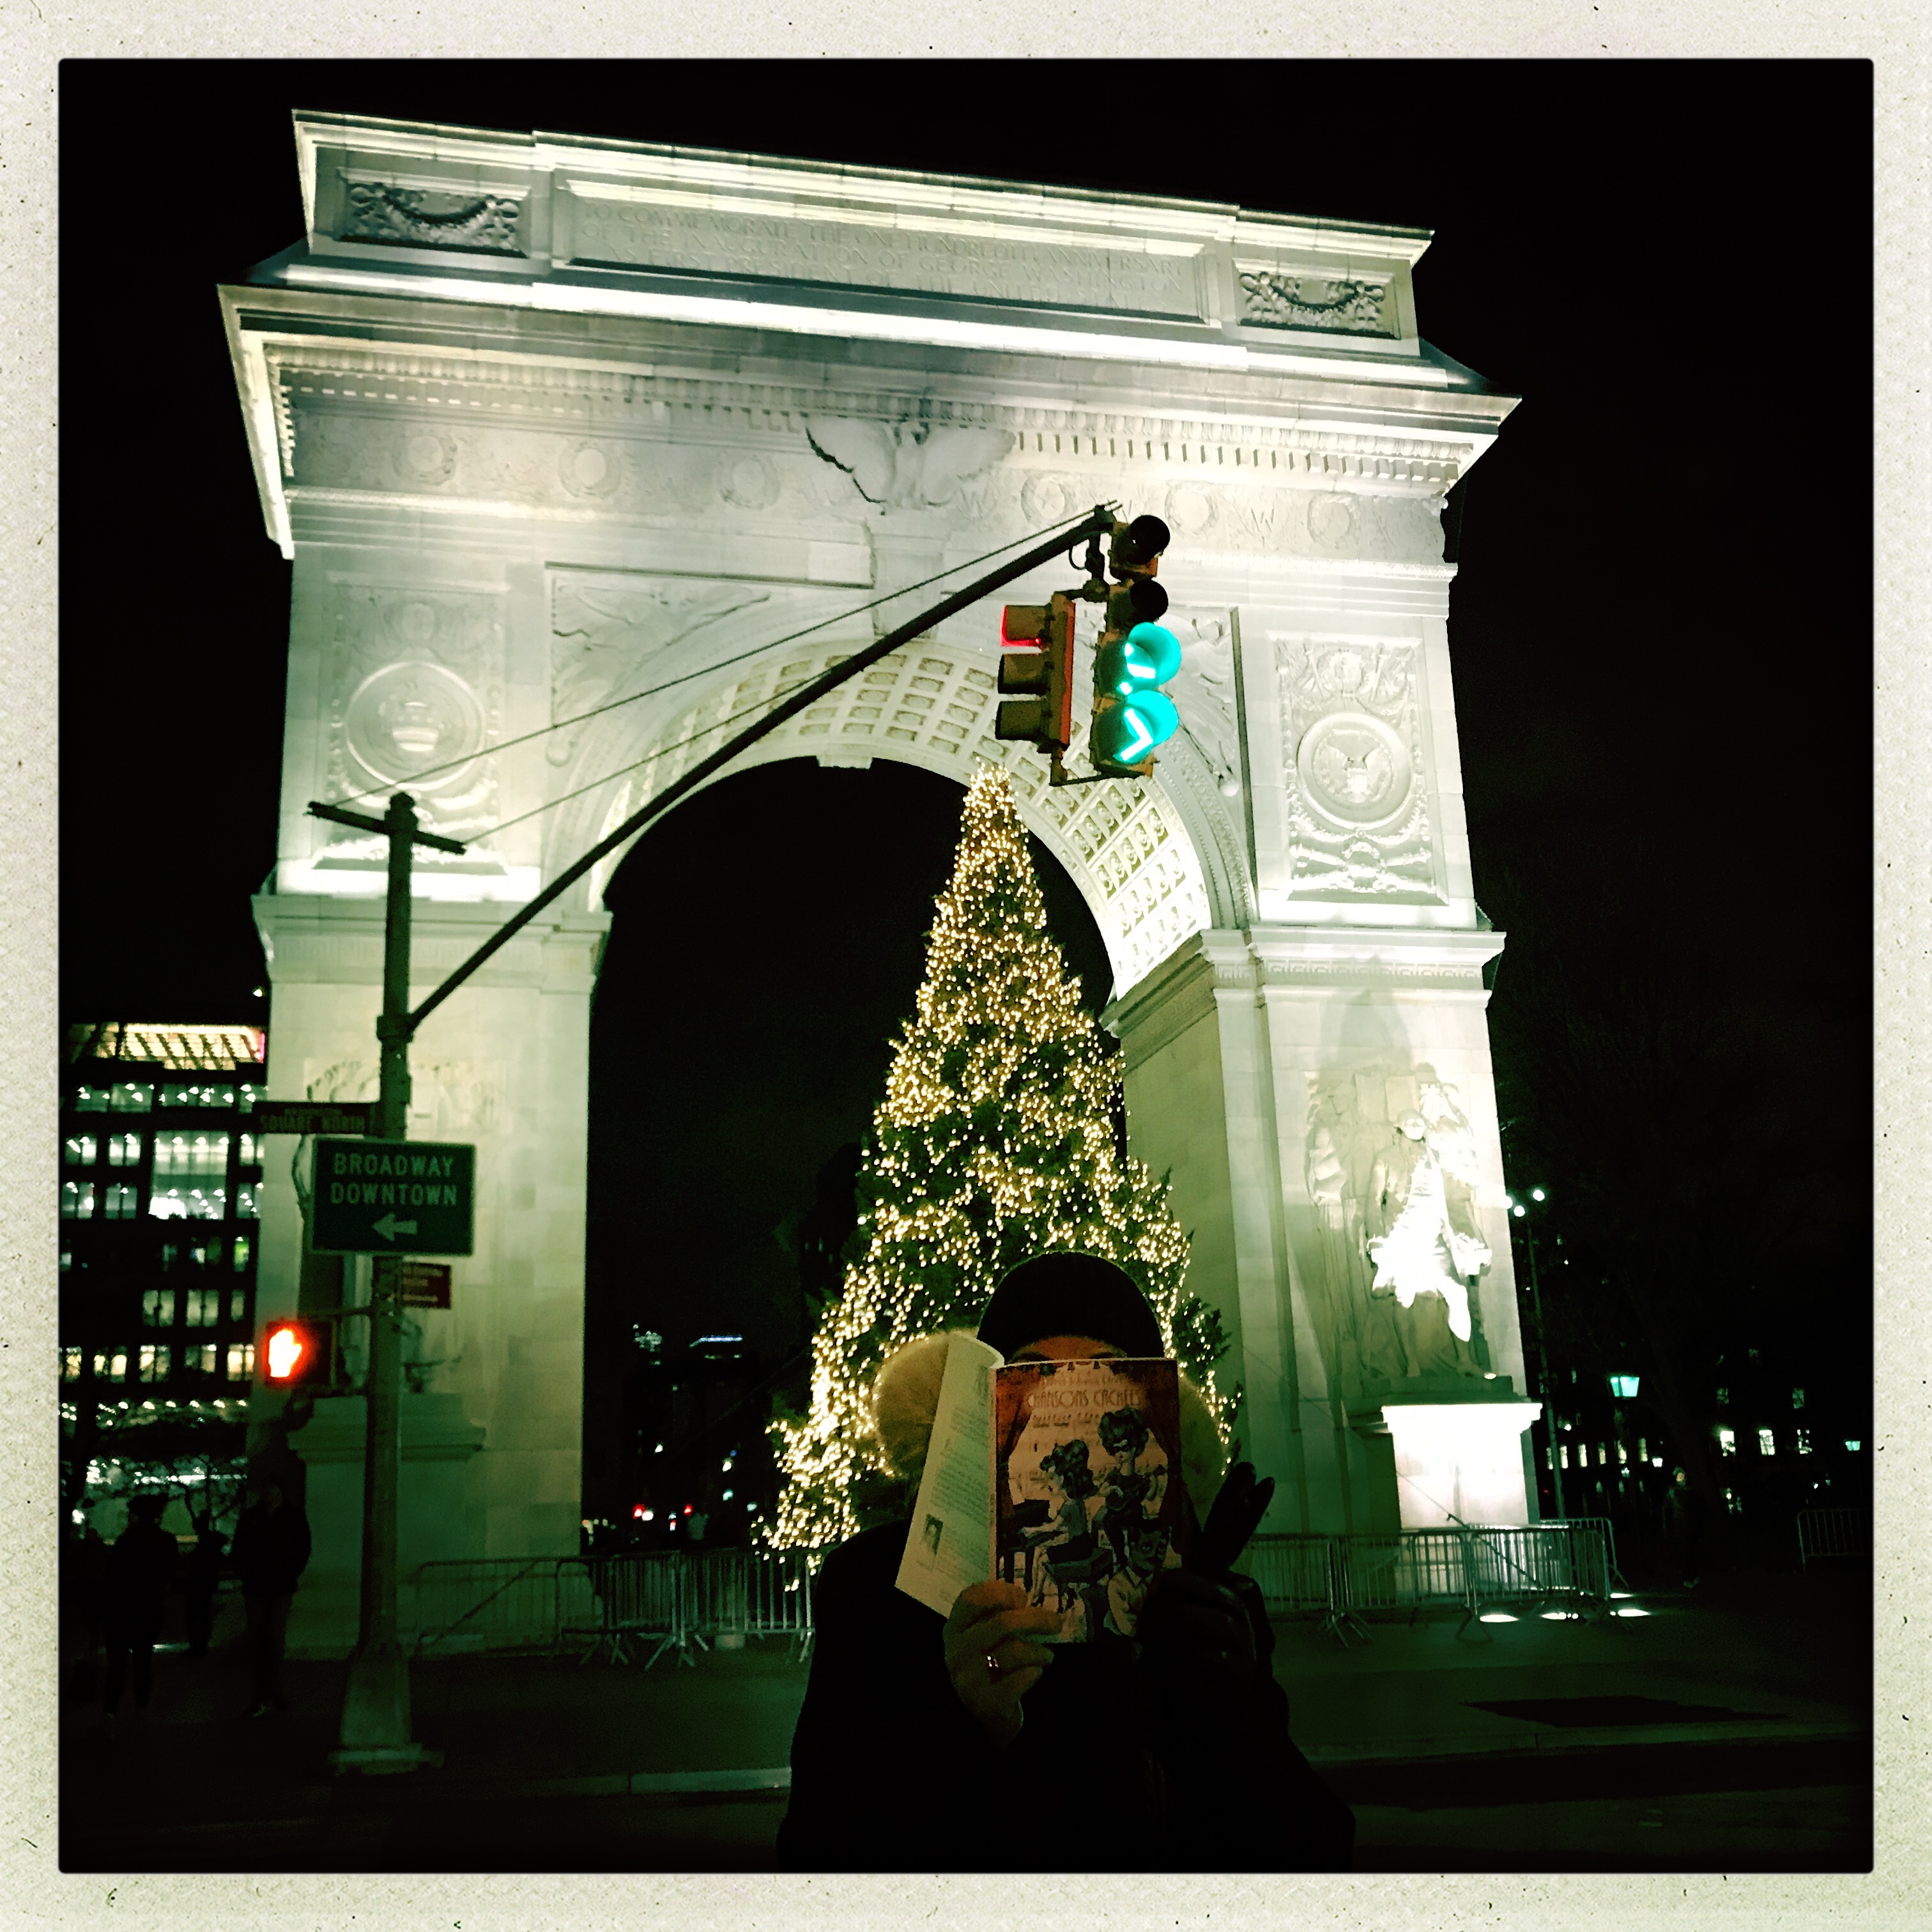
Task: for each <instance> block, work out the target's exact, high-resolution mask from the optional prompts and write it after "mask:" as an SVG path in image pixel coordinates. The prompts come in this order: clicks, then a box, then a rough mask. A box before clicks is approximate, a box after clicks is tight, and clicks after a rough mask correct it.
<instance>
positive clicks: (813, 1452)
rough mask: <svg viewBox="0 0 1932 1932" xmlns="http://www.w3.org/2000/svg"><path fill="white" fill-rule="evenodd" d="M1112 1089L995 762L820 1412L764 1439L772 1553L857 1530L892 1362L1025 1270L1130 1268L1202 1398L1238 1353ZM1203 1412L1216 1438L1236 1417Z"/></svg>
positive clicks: (908, 1031) (835, 1320) (904, 1061)
mask: <svg viewBox="0 0 1932 1932" xmlns="http://www.w3.org/2000/svg"><path fill="white" fill-rule="evenodd" d="M1115 1090H1116V1080H1115V1071H1114V1067H1113V1064H1112V1061H1111V1058H1110V1057H1109V1055H1108V1053H1107V1052H1106V1047H1105V1046H1104V1044H1103V1041H1102V1039H1101V1036H1100V1032H1099V1030H1098V1029H1097V1027H1096V1026H1095V1025H1094V1022H1093V1020H1092V1019H1091V1017H1090V1016H1088V1013H1086V1011H1085V1009H1084V1008H1082V1006H1081V1004H1080V983H1079V980H1078V979H1077V978H1076V977H1073V975H1071V974H1069V973H1068V971H1067V965H1066V962H1065V960H1064V958H1063V957H1062V956H1061V951H1060V948H1059V947H1058V945H1056V944H1055V942H1054V940H1053V938H1052V935H1051V934H1049V932H1048V931H1047V928H1046V905H1045V903H1044V901H1043V900H1042V898H1041V896H1040V881H1039V880H1038V878H1037V877H1036V876H1035V875H1034V868H1033V862H1032V859H1031V856H1030V855H1029V854H1028V850H1027V843H1026V832H1025V828H1024V827H1023V826H1022V824H1021V823H1020V818H1019V813H1018V811H1016V809H1015V808H1014V805H1013V792H1012V789H1011V787H1010V786H1009V785H1008V784H1007V778H1006V774H1005V773H1004V772H1001V771H1000V770H998V769H995V768H993V767H991V766H986V767H983V768H982V769H980V772H979V773H978V774H977V775H976V776H975V777H974V780H973V781H972V783H971V785H970V786H969V787H968V790H967V793H966V808H965V819H964V822H963V824H962V829H961V834H960V840H959V853H958V856H957V857H956V860H955V862H954V866H953V877H952V880H951V883H950V884H949V885H948V886H947V889H946V890H945V891H944V892H942V893H941V895H940V897H939V900H938V907H937V917H936V919H935V922H934V924H933V929H932V939H931V945H930V948H929V952H928V954H927V959H926V982H925V984H924V985H923V986H921V987H920V989H919V999H918V1004H917V1007H916V1010H915V1012H914V1013H913V1016H912V1018H911V1019H910V1020H908V1021H907V1023H906V1025H905V1027H904V1030H903V1031H902V1032H901V1035H900V1037H899V1038H898V1040H897V1041H896V1043H895V1049H894V1052H893V1056H892V1067H891V1070H890V1071H889V1073H888V1074H887V1076H886V1097H885V1099H884V1100H883V1103H881V1104H880V1107H879V1109H878V1110H877V1112H876V1113H875V1114H874V1116H873V1121H872V1131H871V1137H870V1139H869V1140H868V1142H867V1143H866V1145H865V1149H864V1154H863V1158H862V1161H861V1163H860V1166H859V1178H858V1189H857V1192H858V1199H859V1223H858V1227H857V1230H856V1232H855V1233H854V1235H853V1238H852V1240H851V1241H850V1244H848V1246H847V1256H848V1259H849V1264H850V1265H848V1267H847V1270H846V1272H845V1277H844V1286H843V1287H842V1288H841V1290H840V1292H839V1293H838V1295H837V1296H836V1297H835V1298H834V1299H833V1300H832V1301H831V1302H830V1304H829V1305H828V1306H827V1307H826V1309H825V1310H824V1311H823V1315H822V1316H821V1318H820V1322H819V1325H818V1328H817V1333H816V1334H815V1335H814V1338H813V1343H812V1373H811V1409H810V1412H809V1414H808V1415H805V1416H804V1417H802V1418H781V1419H780V1420H779V1421H778V1422H776V1423H775V1424H773V1433H774V1436H775V1439H776V1442H775V1447H776V1448H777V1451H778V1462H779V1466H780V1468H781V1470H782V1472H783V1474H784V1478H785V1487H784V1490H783V1492H782V1493H781V1496H780V1498H779V1502H778V1523H777V1525H776V1526H775V1534H774V1536H773V1541H774V1542H775V1543H776V1544H778V1545H779V1546H781V1547H787V1546H789V1547H820V1546H822V1545H824V1544H829V1543H834V1542H837V1541H840V1540H841V1538H844V1537H847V1536H849V1535H852V1534H853V1533H854V1532H856V1530H857V1529H859V1528H860V1527H861V1526H862V1524H861V1520H860V1519H861V1516H862V1514H864V1513H865V1508H866V1505H867V1502H868V1499H871V1498H874V1497H877V1498H879V1499H880V1500H883V1499H884V1496H886V1495H888V1494H889V1492H890V1488H891V1485H890V1483H889V1479H888V1478H886V1476H885V1475H884V1466H883V1457H882V1455H881V1454H880V1450H879V1447H878V1445H877V1442H876V1440H875V1439H874V1436H873V1435H872V1431H871V1407H870V1395H871V1383H872V1379H873V1377H874V1375H875V1374H876V1373H877V1370H878V1367H879V1365H880V1363H881V1362H883V1361H884V1359H885V1358H886V1356H887V1355H889V1353H890V1352H892V1349H895V1348H896V1347H897V1346H898V1345H899V1344H900V1343H902V1342H905V1341H908V1340H911V1339H912V1338H913V1337H915V1336H919V1335H926V1334H932V1333H934V1332H935V1331H937V1330H939V1329H942V1328H959V1327H969V1326H972V1325H976V1324H977V1322H978V1320H979V1317H980V1311H981V1310H983V1308H984V1307H985V1306H986V1302H987V1301H988V1299H989V1298H990V1297H991V1295H992V1292H993V1289H994V1288H995V1286H997V1284H998V1282H999V1280H1000V1279H1001V1277H1002V1276H1003V1275H1004V1274H1006V1273H1007V1271H1008V1270H1009V1269H1010V1268H1014V1267H1016V1266H1017V1265H1019V1263H1020V1262H1023V1261H1025V1259H1028V1256H1032V1255H1036V1254H1040V1253H1045V1252H1047V1251H1049V1250H1056V1249H1078V1250H1084V1251H1085V1252H1086V1253H1090V1254H1097V1255H1101V1256H1105V1257H1106V1259H1109V1260H1110V1261H1113V1262H1117V1263H1118V1264H1119V1265H1120V1266H1121V1268H1124V1269H1125V1270H1126V1271H1127V1273H1128V1274H1130V1275H1131V1276H1133V1278H1134V1280H1136V1282H1138V1283H1139V1284H1140V1286H1141V1287H1142V1289H1143V1290H1144V1292H1145V1294H1146V1295H1147V1298H1148V1301H1149V1302H1150V1303H1151V1304H1152V1306H1153V1307H1154V1312H1155V1313H1156V1314H1157V1316H1158V1317H1159V1319H1160V1325H1161V1332H1162V1334H1163V1337H1166V1339H1167V1342H1168V1346H1169V1349H1170V1351H1171V1352H1173V1353H1174V1354H1175V1355H1176V1356H1177V1358H1178V1360H1179V1361H1181V1364H1182V1365H1183V1367H1185V1368H1187V1370H1189V1372H1190V1373H1191V1374H1192V1375H1193V1376H1194V1378H1195V1379H1196V1381H1197V1382H1199V1383H1200V1384H1201V1385H1202V1387H1203V1388H1204V1389H1208V1388H1209V1387H1210V1376H1211V1371H1212V1368H1213V1365H1214V1359H1215V1358H1216V1357H1217V1355H1220V1353H1221V1352H1222V1351H1223V1349H1225V1347H1226V1343H1225V1342H1224V1341H1223V1339H1222V1337H1221V1334H1220V1322H1219V1318H1218V1316H1216V1315H1214V1313H1213V1312H1212V1311H1211V1310H1208V1309H1206V1308H1205V1307H1204V1305H1203V1304H1202V1303H1201V1301H1199V1298H1196V1297H1195V1296H1193V1295H1184V1292H1183V1289H1182V1282H1183V1278H1184V1275H1185V1274H1186V1272H1187V1237H1186V1236H1185V1235H1184V1234H1183V1233H1182V1232H1181V1228H1180V1226H1179V1225H1178V1223H1176V1221H1175V1219H1174V1217H1173V1215H1172V1214H1171V1213H1170V1212H1169V1208H1168V1205H1167V1198H1166V1187H1165V1185H1164V1184H1163V1183H1162V1182H1160V1181H1157V1180H1156V1179H1155V1178H1154V1176H1153V1175H1151V1174H1150V1173H1149V1172H1148V1169H1147V1168H1146V1167H1145V1165H1144V1164H1143V1163H1141V1162H1139V1161H1137V1160H1133V1159H1132V1158H1130V1157H1123V1156H1122V1154H1121V1152H1120V1151H1119V1150H1118V1148H1117V1147H1116V1145H1115V1121H1114V1101H1115ZM1210 1400H1211V1403H1214V1406H1216V1407H1217V1409H1219V1410H1220V1412H1221V1415H1222V1421H1223V1427H1225V1426H1226V1423H1227V1421H1229V1420H1230V1419H1231V1418H1232V1406H1233V1405H1232V1403H1230V1402H1228V1401H1226V1400H1219V1401H1217V1400H1216V1399H1215V1398H1214V1397H1213V1396H1212V1395H1211V1397H1210Z"/></svg>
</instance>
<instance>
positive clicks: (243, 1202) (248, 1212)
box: [235, 1181, 262, 1221]
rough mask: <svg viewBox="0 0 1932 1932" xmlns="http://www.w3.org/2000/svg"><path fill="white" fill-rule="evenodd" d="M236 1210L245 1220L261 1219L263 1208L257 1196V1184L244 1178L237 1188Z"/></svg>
mask: <svg viewBox="0 0 1932 1932" xmlns="http://www.w3.org/2000/svg"><path fill="white" fill-rule="evenodd" d="M235 1211H236V1214H239V1216H240V1217H242V1220H245V1221H259V1220H260V1219H261V1218H262V1210H261V1208H260V1205H259V1204H258V1202H257V1198H256V1184H255V1183H254V1181H244V1182H242V1185H241V1186H240V1187H238V1188H237V1189H236V1190H235Z"/></svg>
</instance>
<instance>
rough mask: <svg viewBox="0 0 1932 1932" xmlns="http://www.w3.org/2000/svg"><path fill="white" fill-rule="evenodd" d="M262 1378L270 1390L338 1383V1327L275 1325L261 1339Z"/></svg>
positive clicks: (313, 1322)
mask: <svg viewBox="0 0 1932 1932" xmlns="http://www.w3.org/2000/svg"><path fill="white" fill-rule="evenodd" d="M262 1365H263V1366H262V1376H263V1380H264V1381H265V1382H267V1384H268V1385H269V1387H270V1388H284V1389H294V1388H328V1387H329V1386H330V1385H332V1384H333V1382H335V1323H334V1322H318V1321H316V1320H314V1319H311V1318H305V1319H302V1320H301V1321H296V1322H270V1323H269V1327H268V1330H267V1332H266V1334H264V1335H263V1337H262Z"/></svg>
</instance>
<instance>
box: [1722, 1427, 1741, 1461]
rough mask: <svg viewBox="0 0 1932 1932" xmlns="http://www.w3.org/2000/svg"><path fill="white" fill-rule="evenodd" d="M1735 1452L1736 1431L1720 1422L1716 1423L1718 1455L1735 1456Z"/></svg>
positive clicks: (1736, 1445)
mask: <svg viewBox="0 0 1932 1932" xmlns="http://www.w3.org/2000/svg"><path fill="white" fill-rule="evenodd" d="M1737 1453H1738V1434H1737V1431H1736V1430H1734V1429H1730V1428H1727V1427H1726V1426H1725V1425H1724V1424H1722V1423H1720V1424H1718V1454H1719V1455H1720V1456H1735V1455H1736V1454H1737Z"/></svg>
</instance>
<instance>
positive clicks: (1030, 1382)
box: [993, 1361, 1187, 1643]
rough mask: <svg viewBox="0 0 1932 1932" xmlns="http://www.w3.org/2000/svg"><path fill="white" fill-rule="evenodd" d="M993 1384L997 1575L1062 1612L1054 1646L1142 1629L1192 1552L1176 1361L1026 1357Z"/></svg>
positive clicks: (997, 1376) (1000, 1372) (1037, 1601)
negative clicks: (1186, 1544)
mask: <svg viewBox="0 0 1932 1932" xmlns="http://www.w3.org/2000/svg"><path fill="white" fill-rule="evenodd" d="M993 1381H994V1412H995V1427H996V1430H997V1436H998V1441H997V1444H996V1450H995V1456H996V1462H995V1469H996V1474H997V1478H998V1496H999V1513H998V1526H997V1531H998V1559H999V1572H998V1574H999V1575H1000V1576H1001V1578H1002V1579H1004V1580H1006V1581H1007V1582H1009V1583H1020V1584H1023V1585H1024V1586H1025V1588H1026V1590H1027V1593H1028V1598H1029V1600H1030V1601H1031V1602H1033V1603H1034V1604H1044V1605H1046V1607H1048V1608H1049V1609H1051V1610H1054V1611H1055V1612H1056V1613H1058V1615H1059V1616H1060V1619H1061V1626H1060V1629H1059V1631H1058V1634H1057V1636H1055V1637H1049V1638H1048V1639H1047V1640H1046V1641H1047V1642H1049V1643H1055V1642H1058V1643H1079V1642H1082V1641H1084V1640H1088V1639H1091V1638H1093V1637H1097V1636H1098V1635H1099V1634H1100V1633H1101V1632H1102V1631H1108V1632H1110V1633H1112V1634H1114V1635H1116V1636H1119V1637H1132V1636H1133V1635H1134V1634H1135V1631H1136V1622H1137V1619H1138V1617H1139V1611H1140V1606H1141V1604H1142V1601H1144V1600H1145V1598H1146V1595H1147V1593H1148V1586H1150V1585H1151V1583H1152V1582H1153V1580H1154V1577H1155V1576H1156V1575H1157V1574H1158V1573H1159V1572H1160V1571H1162V1570H1167V1569H1174V1568H1178V1565H1180V1563H1181V1559H1182V1557H1183V1556H1184V1554H1185V1552H1184V1550H1183V1549H1182V1548H1181V1547H1180V1544H1181V1538H1183V1537H1184V1535H1185V1533H1186V1524H1187V1510H1186V1506H1185V1502H1184V1496H1183V1492H1182V1490H1181V1393H1180V1384H1179V1382H1178V1378H1177V1375H1176V1371H1175V1365H1174V1364H1173V1363H1172V1362H1169V1361H1076V1362H1017V1363H1015V1364H1013V1365H1012V1366H1011V1367H1004V1368H1001V1369H1000V1370H998V1372H997V1373H996V1374H995V1376H994V1378H993Z"/></svg>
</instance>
